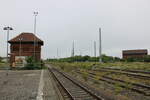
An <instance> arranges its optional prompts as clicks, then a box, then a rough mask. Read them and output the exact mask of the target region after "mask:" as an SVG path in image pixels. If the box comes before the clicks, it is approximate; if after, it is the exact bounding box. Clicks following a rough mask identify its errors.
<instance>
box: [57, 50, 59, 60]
mask: <svg viewBox="0 0 150 100" xmlns="http://www.w3.org/2000/svg"><path fill="white" fill-rule="evenodd" d="M57 59H59V51H58V48H57Z"/></svg>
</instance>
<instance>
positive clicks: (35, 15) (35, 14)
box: [33, 12, 38, 60]
mask: <svg viewBox="0 0 150 100" xmlns="http://www.w3.org/2000/svg"><path fill="white" fill-rule="evenodd" d="M33 14H34V35H35V36H36V17H37V15H38V12H34V13H33ZM35 36H34V60H35V59H36V49H35V48H36V39H35Z"/></svg>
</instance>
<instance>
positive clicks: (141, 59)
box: [47, 54, 150, 63]
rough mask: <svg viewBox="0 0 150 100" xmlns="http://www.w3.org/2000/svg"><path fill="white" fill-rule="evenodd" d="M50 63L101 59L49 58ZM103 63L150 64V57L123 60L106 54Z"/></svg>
mask: <svg viewBox="0 0 150 100" xmlns="http://www.w3.org/2000/svg"><path fill="white" fill-rule="evenodd" d="M47 61H49V62H98V61H99V57H90V56H88V55H86V56H74V57H66V58H60V59H56V58H55V59H54V58H49V59H47ZM102 61H103V62H104V63H106V62H150V56H149V55H148V56H144V57H142V58H127V59H122V58H119V57H113V56H107V55H105V54H103V55H102Z"/></svg>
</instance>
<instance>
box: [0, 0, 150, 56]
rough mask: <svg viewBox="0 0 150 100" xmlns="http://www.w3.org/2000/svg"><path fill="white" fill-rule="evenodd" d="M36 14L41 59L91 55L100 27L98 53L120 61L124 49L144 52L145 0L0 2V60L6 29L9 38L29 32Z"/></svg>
mask: <svg viewBox="0 0 150 100" xmlns="http://www.w3.org/2000/svg"><path fill="white" fill-rule="evenodd" d="M34 11H38V12H39V14H38V16H37V35H38V36H39V37H40V38H41V39H42V40H43V41H44V46H43V47H42V58H52V57H56V56H57V48H58V50H59V56H60V57H66V56H70V55H71V48H72V42H73V41H75V54H76V55H79V54H82V55H90V56H93V54H94V53H93V51H94V50H93V41H96V42H97V55H98V28H99V27H101V28H102V47H103V51H102V52H103V53H104V54H106V55H110V56H118V57H121V52H122V50H124V49H143V48H144V49H148V50H150V0H0V56H6V31H3V30H2V29H3V27H4V26H11V27H13V28H14V30H13V31H11V32H10V38H12V37H14V36H16V35H18V34H20V33H21V32H33V22H34V16H33V12H34Z"/></svg>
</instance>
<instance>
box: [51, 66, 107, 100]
mask: <svg viewBox="0 0 150 100" xmlns="http://www.w3.org/2000/svg"><path fill="white" fill-rule="evenodd" d="M49 71H50V72H51V74H52V75H53V77H54V78H55V80H56V81H57V83H58V85H59V86H58V87H59V88H60V91H61V94H62V95H63V97H64V99H65V100H110V99H104V98H103V97H101V96H100V94H99V93H98V91H96V90H94V89H93V88H90V87H88V86H86V85H83V84H82V83H80V82H79V81H77V80H75V79H74V78H72V77H70V76H69V75H68V74H66V73H63V72H60V71H59V70H57V69H54V68H49Z"/></svg>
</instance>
